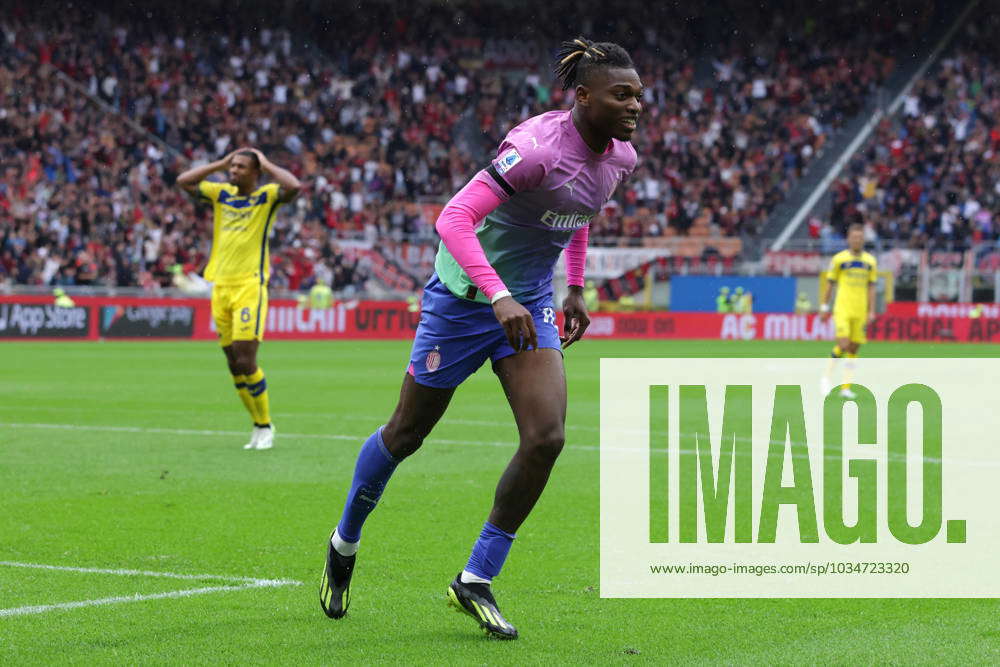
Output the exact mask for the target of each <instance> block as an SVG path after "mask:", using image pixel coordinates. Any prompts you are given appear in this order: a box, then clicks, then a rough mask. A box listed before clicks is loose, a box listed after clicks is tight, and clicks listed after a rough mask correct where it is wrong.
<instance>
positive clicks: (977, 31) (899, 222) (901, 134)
mask: <svg viewBox="0 0 1000 667" xmlns="http://www.w3.org/2000/svg"><path fill="white" fill-rule="evenodd" d="M997 27H998V21H997V15H996V13H995V11H993V9H992V8H991V7H990V6H989V4H988V3H987V4H984V5H982V6H981V7H980V8H979V9H977V10H976V13H975V14H974V15H973V16H972V17H970V19H969V21H968V23H967V24H966V25H965V26H964V28H963V29H962V32H961V34H960V36H959V37H958V38H957V39H956V40H955V41H954V46H953V48H951V49H950V50H948V51H947V52H946V53H945V54H944V55H943V56H942V58H941V59H940V60H939V63H938V65H937V66H936V67H934V68H932V69H931V70H930V71H929V72H928V73H927V74H926V75H925V76H924V77H922V78H921V79H920V80H919V81H917V82H916V84H915V85H914V87H913V88H912V90H910V91H909V93H908V94H907V95H906V96H905V98H904V100H903V104H902V107H901V109H900V111H899V113H898V114H897V115H896V116H894V117H891V118H885V119H883V120H882V121H881V122H880V123H879V124H878V127H877V128H876V130H875V132H874V134H873V137H872V138H871V139H870V141H869V142H868V143H867V144H866V145H865V146H864V148H863V149H862V150H860V151H859V152H858V153H857V155H856V156H855V158H854V160H853V161H852V162H851V164H850V165H849V167H848V169H846V170H845V172H844V174H842V175H841V177H840V178H839V179H837V180H836V181H835V182H834V184H833V185H832V186H831V191H832V198H831V207H830V215H829V223H830V228H829V229H828V230H826V231H827V233H830V232H834V233H841V234H842V233H843V230H844V229H845V228H846V227H847V226H848V225H849V224H851V223H855V222H858V223H864V224H866V225H867V234H868V237H869V239H870V240H871V241H879V240H882V241H885V240H889V241H895V242H898V243H903V244H905V245H908V246H909V247H913V248H923V247H928V246H929V247H941V248H949V249H954V248H958V249H966V248H968V247H970V246H972V245H974V244H977V243H981V242H985V241H995V240H996V239H998V238H1000V228H998V225H997V218H996V215H997V213H998V211H1000V115H998V114H1000V48H998V45H997V42H996V38H995V35H996V29H997ZM823 231H824V230H822V229H817V230H815V231H814V233H816V234H820V233H823Z"/></svg>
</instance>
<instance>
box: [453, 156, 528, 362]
mask: <svg viewBox="0 0 1000 667" xmlns="http://www.w3.org/2000/svg"><path fill="white" fill-rule="evenodd" d="M532 153H533V151H532ZM532 153H529V152H528V150H527V149H525V148H523V147H518V146H516V145H515V144H514V143H513V142H511V140H510V138H509V137H508V139H507V140H505V141H504V142H503V143H502V144H501V145H500V150H499V151H498V155H497V158H496V159H495V160H493V162H492V163H491V164H490V165H489V166H488V167H487V168H486V169H484V170H482V171H480V172H479V173H478V174H476V175H475V176H474V177H473V179H472V180H471V181H469V182H468V183H467V184H466V185H465V187H464V188H462V189H461V190H459V191H458V193H457V194H456V195H455V196H454V197H452V198H451V201H449V202H448V204H447V205H445V207H444V210H442V211H441V215H440V216H438V219H437V222H436V223H435V225H434V226H435V228H436V229H437V232H438V234H440V235H441V241H442V243H444V245H445V247H446V248H448V252H450V253H451V255H452V257H454V258H455V261H456V262H458V264H459V266H461V267H462V270H463V271H465V273H466V275H468V276H469V280H471V281H472V282H473V283H474V284H475V286H476V287H477V288H478V289H479V290H480V291H481V292H482V293H483V294H485V295H486V297H487V298H488V299H489V300H490V303H492V304H493V314H494V315H495V316H496V318H497V321H498V322H499V323H500V325H501V326H502V327H503V328H504V332H505V333H506V334H507V342H509V343H510V346H511V347H512V348H514V349H515V350H517V351H521V350H525V349H527V348H528V347H529V346H530V347H531V348H532V349H535V348H537V346H538V332H537V331H536V330H535V321H534V319H533V318H532V317H531V313H530V312H528V309H527V308H525V307H524V306H522V305H521V304H520V303H518V302H517V301H516V300H515V299H514V298H513V297H512V296H511V294H510V291H509V290H508V289H507V286H506V285H504V282H503V280H502V279H501V278H500V276H499V275H498V274H497V272H496V270H495V269H494V268H493V266H492V265H491V264H490V263H489V259H488V258H487V257H486V252H485V251H484V250H483V246H482V244H480V242H479V238H478V237H477V236H476V232H475V226H476V225H477V224H478V223H479V221H480V220H482V219H483V218H485V217H486V216H487V215H489V214H490V213H492V212H493V210H494V209H495V208H497V207H498V206H500V204H502V203H503V202H505V201H506V200H507V199H509V198H510V197H512V196H514V195H515V194H516V193H518V192H522V191H526V190H531V189H534V188H536V187H538V186H539V185H540V184H541V181H542V178H543V177H544V175H545V171H546V166H545V163H546V156H547V154H546V153H545V152H539V153H538V154H532Z"/></svg>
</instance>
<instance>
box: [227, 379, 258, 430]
mask: <svg viewBox="0 0 1000 667" xmlns="http://www.w3.org/2000/svg"><path fill="white" fill-rule="evenodd" d="M233 386H234V387H236V393H237V394H239V395H240V400H241V401H243V407H245V408H246V409H247V412H249V413H250V419H251V420H252V421H253V423H255V424H256V423H257V409H256V408H255V407H254V403H253V397H252V396H250V390H248V389H247V376H246V375H234V376H233Z"/></svg>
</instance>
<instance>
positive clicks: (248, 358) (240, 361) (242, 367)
mask: <svg viewBox="0 0 1000 667" xmlns="http://www.w3.org/2000/svg"><path fill="white" fill-rule="evenodd" d="M234 365H235V366H236V369H237V370H236V374H237V375H252V374H253V373H254V371H256V370H257V360H256V359H254V355H253V354H250V353H243V354H238V355H236V360H235V363H234Z"/></svg>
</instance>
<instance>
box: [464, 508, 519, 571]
mask: <svg viewBox="0 0 1000 667" xmlns="http://www.w3.org/2000/svg"><path fill="white" fill-rule="evenodd" d="M513 542H514V535H513V534H512V533H508V532H505V531H503V530H500V529H499V528H497V527H496V526H494V525H493V524H492V523H490V522H489V521H487V522H486V523H484V524H483V532H481V533H480V534H479V539H478V540H476V544H475V545H474V546H473V547H472V555H471V556H469V562H468V564H466V566H465V571H466V572H469V573H470V574H474V575H476V576H477V577H482V578H483V579H486V580H487V581H490V580H492V579H493V577H495V576H497V575H498V574H500V569H501V568H502V567H503V563H504V561H505V560H507V554H508V553H510V545H511V544H513Z"/></svg>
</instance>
